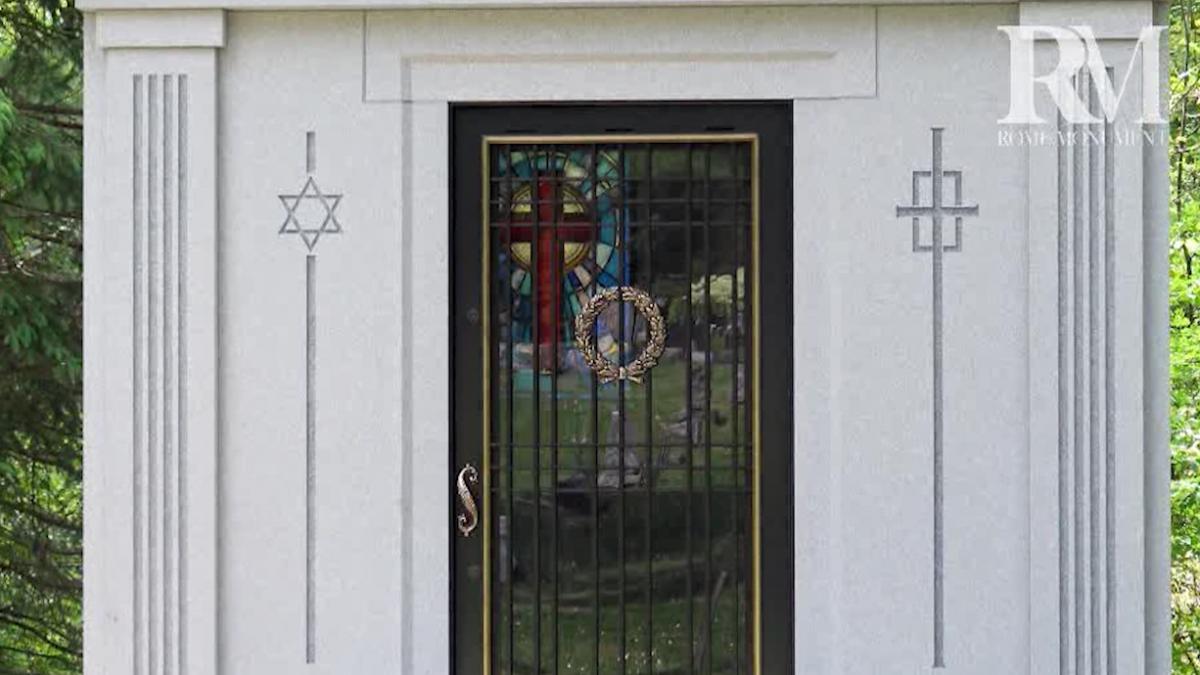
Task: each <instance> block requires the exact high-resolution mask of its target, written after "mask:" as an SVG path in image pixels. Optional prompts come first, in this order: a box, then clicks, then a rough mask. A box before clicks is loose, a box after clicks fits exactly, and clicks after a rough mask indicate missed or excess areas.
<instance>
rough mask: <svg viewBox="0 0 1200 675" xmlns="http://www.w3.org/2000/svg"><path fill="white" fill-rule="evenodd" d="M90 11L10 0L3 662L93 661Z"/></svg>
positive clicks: (3, 261)
mask: <svg viewBox="0 0 1200 675" xmlns="http://www.w3.org/2000/svg"><path fill="white" fill-rule="evenodd" d="M80 27H81V19H80V17H79V14H78V13H77V12H76V11H75V10H74V8H73V7H72V6H71V5H70V4H69V3H65V2H56V1H55V0H0V673H5V674H10V673H11V674H14V675H16V674H22V675H23V674H26V673H29V674H33V673H38V674H44V673H78V672H80V671H81V670H82V666H81V664H82V658H83V657H82V636H81V618H80V608H81V607H80V606H81V589H82V582H81V577H82V543H81V540H82V519H83V517H82V486H81V483H82V439H81V435H82V401H81V393H80V384H81V377H80V374H81V365H82V361H81V357H82V355H81V351H82V350H81V335H82V299H83V295H82V288H81V283H80V274H81V271H82V237H81V227H80V226H81V219H80V210H81V203H82V167H81V150H82V148H81V140H82V131H83V127H82V119H81V118H82V115H81V112H80V105H81V98H80V96H81V92H80V73H81V64H80V56H81V37H80Z"/></svg>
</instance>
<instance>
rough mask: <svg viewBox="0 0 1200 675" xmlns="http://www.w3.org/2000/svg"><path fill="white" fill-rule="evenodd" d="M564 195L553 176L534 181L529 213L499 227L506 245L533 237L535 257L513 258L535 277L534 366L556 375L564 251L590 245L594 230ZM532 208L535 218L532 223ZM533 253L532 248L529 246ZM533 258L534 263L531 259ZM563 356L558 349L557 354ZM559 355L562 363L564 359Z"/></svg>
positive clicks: (573, 198)
mask: <svg viewBox="0 0 1200 675" xmlns="http://www.w3.org/2000/svg"><path fill="white" fill-rule="evenodd" d="M567 192H568V191H567V190H564V189H563V185H562V184H561V183H560V182H559V181H557V180H556V179H555V178H554V177H549V176H547V177H540V178H538V179H537V196H536V198H535V199H534V200H533V205H532V208H530V209H529V210H528V211H526V212H525V213H523V214H522V213H516V208H515V205H514V208H513V209H512V212H511V214H512V215H511V216H510V217H511V220H509V221H508V222H499V223H496V224H497V225H499V226H501V230H500V238H501V241H503V242H505V243H510V244H516V243H528V244H532V243H533V242H534V238H535V236H536V239H537V246H536V247H535V248H536V249H537V250H536V253H530V255H529V256H528V257H527V259H526V260H525V261H521V260H520V256H518V255H516V254H515V253H514V252H512V251H510V253H512V257H513V259H514V260H517V261H518V263H520V264H521V265H522V266H523V267H526V268H527V269H529V271H530V272H531V273H532V274H534V279H533V282H534V284H533V293H532V296H533V301H534V308H535V312H536V314H537V319H536V321H537V328H536V337H535V340H537V343H538V367H539V369H540V370H542V371H543V372H546V371H557V370H558V363H557V360H558V359H556V358H555V354H556V350H555V347H554V344H555V342H557V341H558V340H560V339H561V338H562V335H563V331H562V318H563V314H564V312H563V306H562V301H563V299H562V275H563V257H564V247H565V246H566V245H567V244H571V243H577V244H578V243H585V242H589V243H590V242H591V241H592V238H593V234H594V225H593V224H592V220H591V218H590V216H589V211H590V210H589V209H587V208H584V204H583V200H582V199H580V198H579V197H578V196H577V195H569V196H567ZM534 209H536V210H537V211H536V213H537V218H536V220H535V219H534V218H532V214H533V213H534ZM531 248H534V247H531ZM535 256H536V260H532V261H531V260H529V259H528V258H532V257H535ZM557 351H558V352H561V351H562V350H561V349H559V350H557ZM558 356H559V357H560V358H561V356H562V354H561V353H559V354H558Z"/></svg>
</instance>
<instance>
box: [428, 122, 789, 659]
mask: <svg viewBox="0 0 1200 675" xmlns="http://www.w3.org/2000/svg"><path fill="white" fill-rule="evenodd" d="M449 116H450V120H449V134H448V137H449V142H450V149H449V153H448V156H449V164H450V166H449V167H448V175H449V179H450V181H449V182H450V185H449V192H448V197H449V201H450V204H449V207H448V211H449V215H450V217H449V219H448V223H449V233H448V237H449V247H448V253H449V260H448V272H449V289H450V294H449V295H450V299H451V303H450V311H449V317H448V320H449V326H448V336H449V341H450V345H449V350H450V359H449V364H448V365H449V373H450V387H449V401H448V407H449V417H450V419H449V420H448V432H449V437H450V444H449V452H448V460H449V467H448V468H449V471H448V475H449V476H450V478H451V481H450V483H451V485H450V486H449V490H450V492H451V495H450V499H449V504H450V509H449V514H448V517H447V520H446V522H447V526H448V527H450V528H453V527H454V523H455V519H456V517H457V514H458V513H459V500H458V497H457V494H456V492H457V486H456V485H455V484H454V483H455V478H456V477H457V476H458V472H459V469H460V467H461V466H463V465H464V464H465V463H467V462H471V463H472V464H473V465H474V466H477V467H479V468H480V474H481V479H480V481H479V484H478V485H477V486H476V489H475V491H474V492H475V495H476V503H477V504H479V510H478V518H479V524H480V526H481V527H480V529H481V530H482V532H481V533H479V535H478V536H476V537H475V538H474V539H473V540H470V539H468V540H464V539H462V538H460V537H459V536H458V535H457V533H452V534H451V537H450V541H449V549H450V550H449V570H448V579H449V586H450V588H449V596H448V599H447V600H448V604H449V607H450V612H449V626H448V635H449V642H450V650H449V659H450V672H457V669H458V668H459V667H460V664H458V663H457V661H458V659H459V649H458V644H457V642H458V639H459V630H460V629H459V626H458V624H459V622H460V621H463V622H467V623H475V624H477V625H479V626H481V628H480V631H481V634H482V639H481V644H482V648H481V653H482V654H483V656H482V662H481V663H480V665H481V668H480V672H482V673H484V674H485V675H486V674H487V673H490V672H491V670H490V669H489V668H488V657H487V652H488V650H489V649H490V647H489V642H490V637H491V636H490V626H489V618H490V617H489V616H488V615H489V614H490V612H487V611H480V610H486V607H487V598H488V595H489V591H490V590H491V589H490V583H491V582H490V569H489V567H490V566H489V565H488V564H486V563H485V562H484V560H483V552H485V551H487V550H489V549H488V545H489V543H490V542H489V540H490V536H491V526H490V525H491V524H490V521H489V520H488V518H489V506H490V485H489V481H490V466H489V463H488V461H487V456H488V453H487V451H486V448H484V445H485V444H486V443H487V442H488V439H487V436H486V430H487V428H489V424H490V422H489V414H490V411H489V410H488V403H489V401H490V396H486V395H485V392H486V391H487V388H488V384H487V382H486V380H487V378H488V375H489V371H490V369H489V365H488V360H487V359H488V350H487V349H486V345H487V344H488V343H487V340H488V339H489V338H488V332H489V327H488V323H489V319H490V310H489V308H488V306H487V302H488V296H489V293H488V289H487V279H488V277H489V274H490V273H489V272H488V269H489V265H490V261H489V258H488V255H487V254H488V246H487V242H486V229H485V230H484V237H482V238H481V237H480V235H479V231H478V229H477V228H479V227H480V225H479V223H481V222H486V220H485V213H486V212H485V211H484V209H486V202H485V200H487V199H488V180H487V173H486V157H487V154H486V153H487V148H488V145H489V143H490V142H495V141H496V140H497V139H502V140H503V141H517V140H519V141H531V140H533V139H535V138H536V139H537V140H539V141H541V142H547V139H553V140H552V141H551V142H568V141H579V140H585V141H588V142H592V141H599V140H604V141H608V142H622V141H623V142H680V141H684V142H686V141H689V140H691V141H706V140H732V139H740V140H750V141H752V142H753V146H752V148H753V149H752V153H753V154H752V158H753V166H752V172H753V173H752V175H753V176H754V185H755V188H756V189H755V192H754V195H753V208H752V211H753V216H752V217H753V223H752V224H753V227H752V235H751V239H752V244H751V245H752V251H751V261H752V264H753V265H754V269H755V272H756V274H755V278H754V281H755V283H754V284H753V286H752V287H751V290H752V295H751V302H752V319H753V321H752V328H753V331H754V332H753V347H752V359H751V362H750V364H748V365H749V366H750V369H751V373H752V381H753V382H754V383H755V385H756V386H755V388H754V391H753V394H751V403H752V406H751V408H752V409H751V414H752V420H751V421H752V425H753V429H752V439H753V441H752V442H753V447H754V450H755V451H754V473H753V478H752V485H753V497H752V518H751V527H752V555H753V560H754V571H755V573H754V575H753V586H752V598H753V602H754V606H755V611H754V615H753V617H752V619H751V622H750V623H751V625H752V626H753V642H752V645H751V649H752V650H753V651H752V661H751V663H752V666H751V667H752V671H751V672H753V673H757V674H761V673H765V672H769V673H778V672H792V671H793V669H794V663H793V655H794V644H795V636H794V621H795V609H794V607H793V603H792V602H790V601H789V602H784V603H779V602H776V603H764V602H763V592H762V589H763V587H764V585H766V586H769V587H774V586H779V585H784V586H785V587H786V588H787V589H788V590H789V591H791V590H792V589H794V587H795V586H794V583H795V580H794V577H793V566H794V555H795V551H794V548H795V545H794V542H795V531H794V526H793V516H794V486H793V466H794V459H793V454H794V447H793V445H794V436H793V428H794V422H793V416H792V401H793V399H794V391H793V386H794V384H793V363H792V353H793V352H792V344H793V332H792V331H793V316H792V315H793V312H794V309H793V305H792V303H791V302H790V299H791V297H792V281H793V280H792V273H793V269H792V223H793V211H792V209H793V205H792V188H793V185H792V167H793V153H792V126H793V115H792V104H791V101H752V102H694V103H693V102H683V103H681V102H661V103H660V102H646V103H641V102H639V103H607V102H602V103H551V104H547V103H534V104H525V105H520V104H517V105H511V104H503V105H497V104H467V103H456V104H451V105H450V108H449ZM764 169H765V170H764ZM472 189H479V190H480V194H479V195H477V196H478V197H480V198H479V199H471V198H470V194H471V192H470V190H472ZM463 190H465V192H463V194H464V197H466V198H464V199H458V198H457V197H458V195H459V193H460V191H463ZM763 194H768V195H769V198H768V199H767V200H764V199H762V195H763ZM460 223H461V227H460V226H459V224H460ZM768 229H770V233H769V235H767V234H766V232H767V230H768ZM768 238H769V239H770V241H769V244H768V245H766V246H764V245H763V242H764V240H766V239H768ZM472 242H473V244H472ZM472 246H479V247H480V248H479V250H478V251H477V252H476V253H477V255H474V256H473V255H471V254H470V253H468V251H470V249H471V247H472ZM480 261H482V265H479V262H480ZM460 262H465V263H466V264H459V263H460ZM472 264H476V265H477V266H476V267H475V268H474V270H473V271H472V270H471V265H472ZM479 270H482V272H480V271H479ZM472 279H473V281H474V283H472ZM764 289H765V292H764ZM768 293H769V294H770V295H771V297H775V296H776V294H778V295H779V297H784V298H787V299H788V302H786V303H784V306H785V307H786V311H782V312H780V311H774V312H772V313H770V314H766V315H764V314H763V312H762V309H761V308H762V299H763V297H764V295H767V294H768ZM475 294H479V295H475ZM472 316H474V317H475V319H474V320H473V319H472V318H471V317H472ZM464 335H467V336H469V337H467V338H465V339H463V338H461V337H460V336H464ZM764 336H765V337H766V340H765V342H766V343H767V344H766V346H764V344H763V343H764ZM472 347H473V348H472ZM471 352H474V354H471ZM764 353H767V354H771V359H772V363H771V367H770V368H769V369H768V370H767V372H766V373H765V374H764V371H763V368H762V358H761V355H762V354H764ZM464 362H469V363H470V364H471V365H468V366H467V368H466V371H467V372H464V369H463V368H462V367H460V366H461V364H462V363H464ZM478 370H482V372H483V378H482V379H481V378H479V377H478V372H477V371H478ZM472 373H474V375H472ZM764 377H765V378H766V379H765V380H764V379H763V378H764ZM472 380H474V382H476V383H479V382H481V381H482V382H483V384H482V386H480V385H478V384H476V385H475V386H477V387H478V389H473V388H472V385H471V381H472ZM762 391H772V392H774V393H776V394H777V395H776V396H774V397H767V396H761V395H760V393H761V392H762ZM460 392H461V393H462V394H463V395H464V396H465V397H467V398H469V399H470V400H469V401H466V402H465V405H464V404H463V403H460V402H459V400H458V397H459V395H460ZM460 405H463V409H464V410H482V411H483V415H482V417H481V419H479V420H476V421H472V422H471V423H469V424H468V426H475V425H476V422H478V430H473V431H471V432H468V433H466V434H461V427H460V425H461V424H463V422H462V421H461V419H459V420H458V421H456V417H460V416H459V415H457V411H458V410H459V407H460ZM764 419H767V420H769V422H768V424H767V428H764V425H763V420H764ZM764 431H765V432H766V433H764ZM460 435H466V436H474V437H475V438H473V439H470V440H466V439H463V442H461V443H460V442H459V441H460ZM769 447H776V448H785V449H786V451H777V452H775V453H771V454H770V455H769V456H768V457H767V458H766V463H767V464H768V466H766V467H765V468H764V453H763V452H762V449H763V448H769ZM481 455H482V456H481ZM764 494H768V495H770V498H771V504H769V505H764V504H763V496H764ZM764 510H769V512H770V514H771V517H770V518H769V519H767V520H765V521H764V519H763V513H764ZM472 541H473V542H477V543H472ZM764 541H773V542H781V544H780V545H777V546H774V547H772V549H771V551H770V554H769V555H768V553H767V551H766V549H765V547H764ZM784 542H786V543H784ZM464 551H465V552H464ZM472 583H474V584H477V585H478V584H482V585H483V590H482V591H481V592H479V593H478V595H477V596H476V597H478V598H482V601H480V600H476V601H475V602H474V604H473V603H472V602H471V601H470V600H469V597H470V595H471V594H469V593H467V592H465V591H464V592H463V593H462V594H461V596H460V593H459V590H460V589H461V586H462V585H463V584H467V585H470V584H472ZM788 595H789V598H790V597H791V593H790V592H789V594H788ZM463 665H465V664H463ZM466 667H470V666H466ZM471 672H474V671H471Z"/></svg>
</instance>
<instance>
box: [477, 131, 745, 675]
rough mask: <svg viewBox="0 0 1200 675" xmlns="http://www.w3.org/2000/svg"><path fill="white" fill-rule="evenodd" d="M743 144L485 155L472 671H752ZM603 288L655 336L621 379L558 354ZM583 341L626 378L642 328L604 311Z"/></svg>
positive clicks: (642, 141) (516, 145) (618, 308)
mask: <svg viewBox="0 0 1200 675" xmlns="http://www.w3.org/2000/svg"><path fill="white" fill-rule="evenodd" d="M755 143H756V140H755V137H753V136H751V135H719V134H713V135H700V136H688V137H683V136H667V137H614V136H597V137H578V138H562V137H543V138H533V137H491V138H488V139H487V140H486V142H485V144H484V161H485V168H486V170H485V172H484V190H483V193H484V204H485V209H484V214H485V219H484V221H485V222H484V233H485V245H484V247H483V249H484V251H483V254H484V256H485V258H486V260H485V261H484V269H485V270H488V272H487V274H486V278H485V281H484V284H485V291H484V292H485V293H486V294H487V298H488V300H487V302H486V303H485V306H486V307H488V311H487V313H486V314H487V315H486V316H485V317H484V320H485V321H486V322H487V330H485V332H484V334H485V335H486V336H488V339H487V344H486V346H485V348H486V349H487V351H488V353H487V357H486V359H485V361H486V363H488V364H489V367H488V368H487V369H486V372H485V378H486V382H485V383H484V390H485V392H486V399H485V400H486V402H487V406H488V408H489V410H491V411H492V412H491V413H490V414H489V415H488V416H487V417H488V418H489V427H490V428H488V429H487V430H486V433H485V439H484V462H483V464H484V471H485V475H484V490H485V492H486V497H485V508H484V517H485V518H487V523H486V524H485V525H486V527H487V528H488V531H487V537H486V539H485V542H486V543H485V551H484V560H485V568H486V569H485V572H484V581H485V587H484V588H485V590H484V607H483V612H484V615H485V617H486V619H485V621H484V626H485V635H484V644H485V655H484V662H485V667H486V669H487V670H486V672H490V673H497V674H501V673H503V674H511V675H516V674H518V673H522V674H525V673H537V674H539V675H540V674H541V673H594V674H596V675H599V674H601V673H605V674H608V673H613V674H616V673H620V674H622V675H624V674H627V673H658V674H662V675H666V674H669V673H706V674H712V673H721V674H725V673H731V674H740V673H752V672H754V669H755V656H754V654H755V649H756V644H757V642H756V636H755V630H756V626H757V622H756V621H755V618H754V617H755V616H756V613H757V612H758V607H759V598H758V597H756V596H757V592H756V590H755V589H756V588H757V586H758V585H757V584H756V583H755V575H756V570H757V569H758V560H759V551H758V548H759V546H758V539H757V537H756V536H755V534H754V531H753V528H754V522H755V520H754V518H753V514H754V510H755V509H756V508H757V501H756V495H755V485H756V484H757V483H756V480H755V467H756V466H757V464H756V462H755V453H756V452H757V448H756V439H755V433H754V430H755V428H756V427H755V425H754V424H753V416H754V415H755V408H754V405H755V403H754V396H753V391H754V388H755V383H754V382H753V378H754V374H755V369H754V368H752V367H751V366H752V363H753V359H754V358H755V357H756V355H755V354H754V353H753V346H754V344H755V341H754V339H753V337H754V331H755V330H756V326H757V323H756V322H757V317H755V316H754V311H753V310H754V305H755V303H754V302H752V298H753V297H754V296H753V294H754V293H755V292H756V288H755V286H756V283H755V280H756V278H757V273H758V270H756V269H755V264H756V262H755V259H756V256H755V255H754V252H755V251H756V250H757V249H756V246H757V236H758V232H757V213H756V200H755V195H756V190H757V185H756V182H757V178H758V177H757V170H756V166H755V157H756V148H755ZM617 286H627V287H635V288H637V289H640V290H641V291H644V292H645V293H647V294H649V296H650V297H652V298H653V300H654V303H655V304H656V305H657V306H658V307H659V309H660V311H661V312H662V314H663V316H664V317H665V319H666V323H667V337H666V340H665V349H664V354H663V356H662V358H661V359H660V360H659V363H658V365H657V366H656V367H655V368H654V369H652V370H650V371H649V372H647V373H646V374H645V376H644V377H643V378H642V379H641V381H640V382H632V381H627V380H625V379H618V380H616V381H614V382H601V381H600V379H599V378H598V377H597V376H596V375H595V373H593V372H592V371H591V370H590V369H589V368H588V366H587V364H586V363H584V362H583V361H582V360H581V358H580V355H579V350H578V349H577V344H576V339H577V337H578V336H576V335H575V334H574V330H575V327H574V324H575V321H574V319H575V316H576V315H578V314H579V313H580V311H581V309H582V308H583V307H584V306H585V305H586V304H587V303H588V302H589V300H590V299H591V298H592V297H594V296H595V295H596V294H597V293H598V292H600V291H601V290H604V289H606V288H612V287H617ZM583 337H584V338H585V339H586V340H590V341H592V344H594V345H595V347H596V349H597V351H599V352H600V354H601V355H602V356H604V358H606V359H608V360H609V361H611V362H613V363H615V364H617V365H628V364H629V363H630V362H631V361H632V360H633V359H634V358H635V357H636V356H637V355H638V354H639V353H640V352H641V351H642V350H643V349H645V347H646V342H647V340H648V327H647V325H646V321H645V317H644V316H642V315H641V313H639V312H637V311H634V310H633V308H632V307H631V306H627V305H626V303H623V302H615V303H612V305H611V306H608V307H606V308H605V309H604V310H603V311H602V312H601V313H600V314H599V316H598V318H597V319H596V321H595V322H594V324H593V326H592V329H591V334H590V335H586V336H583Z"/></svg>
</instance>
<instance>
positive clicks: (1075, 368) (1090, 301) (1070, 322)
mask: <svg viewBox="0 0 1200 675" xmlns="http://www.w3.org/2000/svg"><path fill="white" fill-rule="evenodd" d="M1077 80H1078V82H1077V93H1078V94H1079V102H1080V103H1082V104H1083V105H1084V110H1086V111H1088V112H1091V113H1092V114H1093V115H1097V116H1098V115H1099V114H1100V107H1099V98H1098V96H1097V94H1096V87H1095V85H1094V83H1092V82H1091V81H1090V79H1089V78H1088V77H1086V76H1080V77H1079V78H1077ZM1058 130H1059V148H1058V282H1059V288H1058V378H1059V381H1058V397H1059V400H1058V413H1059V432H1058V469H1059V476H1058V487H1059V503H1058V505H1059V537H1058V541H1059V673H1060V675H1115V664H1116V643H1115V640H1114V635H1115V623H1116V612H1117V606H1116V596H1115V588H1116V581H1115V560H1114V558H1115V539H1114V537H1115V474H1114V471H1115V454H1114V453H1115V444H1114V438H1115V436H1114V420H1115V411H1114V409H1113V405H1112V403H1113V399H1114V397H1115V391H1114V385H1113V378H1112V371H1113V367H1114V362H1113V359H1114V349H1113V341H1112V336H1113V335H1114V328H1113V326H1114V324H1113V322H1114V311H1113V305H1114V295H1113V287H1114V260H1115V257H1114V256H1115V252H1114V240H1113V236H1114V235H1113V232H1114V213H1113V203H1112V187H1113V184H1114V182H1113V181H1114V169H1113V166H1114V165H1113V135H1112V125H1111V124H1110V123H1108V122H1101V121H1094V122H1081V123H1069V124H1068V123H1067V122H1066V120H1064V118H1063V117H1062V116H1061V115H1060V116H1059V118H1058Z"/></svg>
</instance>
